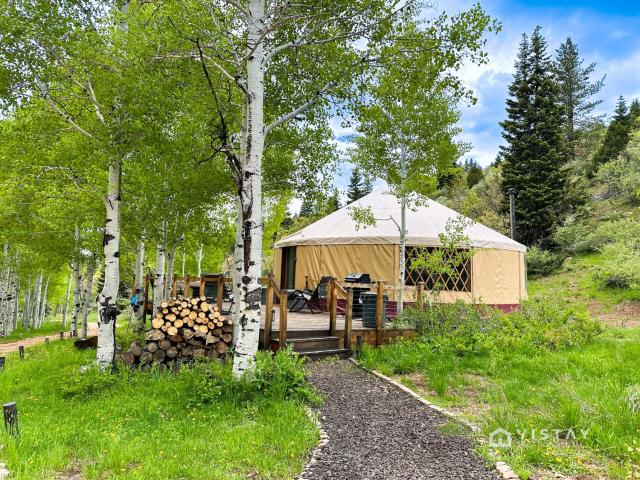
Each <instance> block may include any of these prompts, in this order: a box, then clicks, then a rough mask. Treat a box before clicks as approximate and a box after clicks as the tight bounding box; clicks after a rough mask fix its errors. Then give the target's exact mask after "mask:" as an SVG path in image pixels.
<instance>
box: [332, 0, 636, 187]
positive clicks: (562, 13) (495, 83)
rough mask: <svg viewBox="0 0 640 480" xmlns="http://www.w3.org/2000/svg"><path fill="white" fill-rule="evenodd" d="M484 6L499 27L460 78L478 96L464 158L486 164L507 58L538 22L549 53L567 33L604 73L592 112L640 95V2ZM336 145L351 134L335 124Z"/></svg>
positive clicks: (450, 6) (452, 3)
mask: <svg viewBox="0 0 640 480" xmlns="http://www.w3.org/2000/svg"><path fill="white" fill-rule="evenodd" d="M474 3H475V2H474V1H472V0H439V1H438V3H437V4H436V5H435V7H434V8H435V10H432V12H427V13H426V14H427V15H432V14H433V13H435V12H439V11H442V10H446V11H447V13H456V12H459V11H461V10H465V9H468V8H470V7H471V6H472V5H473V4H474ZM481 4H482V6H483V7H484V9H485V10H486V11H487V12H488V13H489V14H490V15H492V16H493V17H495V18H497V19H498V20H500V21H501V22H502V31H501V32H500V33H498V34H496V35H491V36H488V37H487V51H488V53H489V63H488V64H487V65H483V66H482V67H480V68H478V67H474V66H466V67H465V68H463V69H462V70H461V71H460V76H461V78H462V79H463V80H464V81H465V83H466V84H467V85H468V86H469V87H471V88H472V89H473V90H474V92H475V94H476V96H477V97H478V102H477V103H476V105H474V106H469V107H466V106H463V107H462V109H461V113H462V119H461V122H460V126H461V127H462V129H463V133H462V134H461V136H460V139H461V140H463V141H465V142H469V143H470V144H471V145H472V149H471V151H470V152H469V153H468V154H467V155H466V156H465V158H466V157H471V158H474V159H476V160H477V161H478V162H479V163H480V164H481V165H488V164H490V163H491V162H492V161H493V160H494V159H495V156H496V153H497V152H498V146H499V145H500V144H501V142H502V138H501V136H500V126H499V124H498V122H500V121H501V120H503V119H504V117H505V110H504V107H505V99H506V96H507V87H508V85H509V83H510V81H511V78H512V77H511V74H512V71H513V63H514V61H515V57H516V52H517V48H518V43H519V42H520V37H521V35H522V33H523V32H527V33H531V32H532V31H533V29H534V27H535V26H536V25H540V26H541V27H542V32H543V34H544V36H545V38H546V39H547V41H548V43H549V50H550V51H551V52H555V49H556V48H557V47H558V45H559V44H560V43H561V42H562V41H564V40H565V39H566V37H567V36H570V37H571V38H572V39H573V40H574V42H575V43H577V45H578V48H579V49H580V53H581V55H582V57H583V58H584V60H585V64H588V63H590V62H596V63H597V66H596V72H595V74H594V78H596V77H597V78H600V77H602V76H603V75H605V74H606V79H605V85H604V88H603V89H602V91H601V93H600V95H599V97H600V98H602V99H603V103H602V104H601V105H600V107H599V109H598V110H599V112H598V113H603V114H609V113H610V112H611V111H612V110H613V107H614V104H615V101H616V99H617V98H618V96H619V95H623V96H625V97H626V98H628V99H631V98H635V97H638V98H640V0H636V1H614V0H609V1H597V0H581V1H578V0H564V1H563V0H536V1H534V0H484V1H481ZM333 127H334V132H335V134H336V138H337V139H338V143H339V146H340V148H341V149H344V148H345V147H346V143H345V142H344V140H345V135H348V134H349V133H351V132H350V131H345V130H343V129H342V128H340V123H339V120H337V119H336V120H335V121H334V122H333ZM350 171H351V166H350V165H349V164H348V163H345V164H343V165H342V167H341V168H340V171H339V173H338V175H337V176H336V178H335V181H334V183H335V185H336V186H337V187H338V188H339V189H341V190H342V191H344V190H345V189H346V185H347V183H348V180H349V174H350Z"/></svg>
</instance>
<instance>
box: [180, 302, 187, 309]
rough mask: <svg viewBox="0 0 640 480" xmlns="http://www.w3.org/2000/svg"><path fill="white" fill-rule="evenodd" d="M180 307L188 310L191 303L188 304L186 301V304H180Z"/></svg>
mask: <svg viewBox="0 0 640 480" xmlns="http://www.w3.org/2000/svg"><path fill="white" fill-rule="evenodd" d="M180 306H181V307H182V308H187V307H188V306H189V303H188V302H186V301H184V302H182V303H181V304H180Z"/></svg>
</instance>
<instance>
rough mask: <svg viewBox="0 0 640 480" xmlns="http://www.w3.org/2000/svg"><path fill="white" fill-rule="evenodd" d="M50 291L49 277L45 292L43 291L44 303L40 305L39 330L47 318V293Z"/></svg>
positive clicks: (45, 284)
mask: <svg viewBox="0 0 640 480" xmlns="http://www.w3.org/2000/svg"><path fill="white" fill-rule="evenodd" d="M48 290H49V275H47V280H46V281H45V282H44V290H43V291H42V301H41V303H40V317H39V318H38V328H40V327H42V325H43V324H44V319H45V317H46V316H47V291H48Z"/></svg>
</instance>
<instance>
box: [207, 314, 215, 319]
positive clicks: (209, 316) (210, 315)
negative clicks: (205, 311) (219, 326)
mask: <svg viewBox="0 0 640 480" xmlns="http://www.w3.org/2000/svg"><path fill="white" fill-rule="evenodd" d="M207 317H208V318H209V319H210V320H214V319H215V318H216V316H215V314H214V313H213V312H211V313H210V314H209V315H207Z"/></svg>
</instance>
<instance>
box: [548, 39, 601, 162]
mask: <svg viewBox="0 0 640 480" xmlns="http://www.w3.org/2000/svg"><path fill="white" fill-rule="evenodd" d="M583 63H584V60H583V59H582V58H580V54H579V52H578V46H577V45H576V44H575V43H573V41H572V40H571V37H567V39H566V40H565V41H564V43H561V44H560V48H558V50H556V60H555V62H554V65H553V66H554V72H555V75H556V80H557V82H558V89H559V93H560V102H561V103H562V106H563V107H564V114H565V124H564V128H565V136H566V140H567V144H568V147H569V153H570V155H571V158H575V144H576V140H577V137H578V134H579V132H580V131H581V130H582V129H584V128H585V127H587V126H588V125H589V124H591V123H592V122H593V120H594V118H593V117H592V116H591V114H592V112H593V110H594V109H595V108H596V107H597V106H598V105H600V104H601V103H602V100H598V99H595V100H593V99H592V97H593V96H594V95H596V94H597V93H598V92H599V91H600V90H601V89H602V86H603V85H604V78H605V77H602V78H601V79H600V80H596V81H595V82H591V79H590V77H591V75H592V74H593V72H594V71H595V68H596V63H595V62H593V63H590V64H589V65H587V66H586V67H585V66H583Z"/></svg>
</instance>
